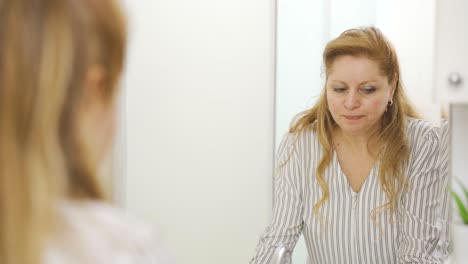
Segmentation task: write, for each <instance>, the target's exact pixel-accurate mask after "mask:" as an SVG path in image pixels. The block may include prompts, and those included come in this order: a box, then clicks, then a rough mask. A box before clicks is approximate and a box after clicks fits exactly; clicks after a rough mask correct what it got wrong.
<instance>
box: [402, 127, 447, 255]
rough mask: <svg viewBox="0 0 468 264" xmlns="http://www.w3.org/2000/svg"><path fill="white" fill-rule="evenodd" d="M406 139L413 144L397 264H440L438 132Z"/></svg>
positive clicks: (403, 203)
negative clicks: (438, 246) (438, 249)
mask: <svg viewBox="0 0 468 264" xmlns="http://www.w3.org/2000/svg"><path fill="white" fill-rule="evenodd" d="M409 137H413V138H412V139H410V142H411V141H413V142H415V143H414V144H413V145H412V146H411V147H412V152H411V155H410V162H409V166H408V170H407V172H408V174H407V177H408V183H409V185H408V190H407V191H406V192H405V193H404V194H403V195H402V197H401V200H400V205H399V208H398V219H399V221H400V231H399V245H398V256H397V259H398V263H399V264H402V263H443V261H442V259H440V258H439V257H437V254H435V249H436V246H437V243H438V242H439V239H440V226H439V225H438V223H437V222H438V218H439V213H440V208H439V207H440V203H441V197H440V189H441V186H440V185H441V178H440V170H439V165H440V164H439V163H440V162H439V157H438V156H439V154H440V152H439V145H440V144H439V142H440V141H439V133H438V130H437V129H435V128H431V129H429V131H428V132H427V133H424V134H422V133H413V134H412V135H409Z"/></svg>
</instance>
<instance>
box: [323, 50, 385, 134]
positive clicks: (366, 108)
mask: <svg viewBox="0 0 468 264" xmlns="http://www.w3.org/2000/svg"><path fill="white" fill-rule="evenodd" d="M393 87H394V86H393V85H391V84H389V83H388V78H387V77H386V76H384V75H382V74H381V72H380V71H379V67H378V64H377V63H376V62H374V61H372V60H370V59H368V58H367V57H364V56H358V57H356V56H349V55H346V56H339V57H337V58H336V59H335V61H334V62H333V64H332V67H331V69H330V71H329V75H328V78H327V83H326V93H327V102H328V106H329V109H330V112H331V114H332V116H333V119H334V120H335V122H336V123H337V124H338V126H339V128H340V129H341V131H342V132H343V133H346V134H349V135H353V136H366V135H370V134H371V133H373V132H374V131H375V130H376V129H379V128H380V124H381V122H380V121H381V119H382V116H383V114H384V112H385V110H386V109H387V105H388V102H389V101H390V100H392V96H393V92H394V89H393Z"/></svg>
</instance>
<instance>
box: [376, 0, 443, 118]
mask: <svg viewBox="0 0 468 264" xmlns="http://www.w3.org/2000/svg"><path fill="white" fill-rule="evenodd" d="M435 6H436V0H413V1H406V0H391V1H390V0H376V26H378V27H379V28H380V29H382V31H383V32H384V34H385V35H386V36H387V37H388V38H389V39H390V41H391V42H392V43H393V45H394V46H395V49H396V51H397V53H398V59H399V61H400V67H401V69H400V70H401V74H402V76H401V78H402V81H403V84H404V86H405V88H406V92H407V94H408V96H409V97H410V99H411V100H412V101H413V103H414V104H415V105H416V106H417V107H418V108H419V109H420V110H421V111H423V112H424V113H423V114H426V117H427V118H428V119H431V120H432V119H434V118H435V117H434V116H433V115H434V114H439V113H433V112H434V111H436V112H437V107H436V110H434V107H435V106H434V105H433V104H434V103H437V100H436V98H435V96H436V91H435V86H434V63H435V62H434V57H435V46H434V45H435V17H436V16H435V15H436V8H435Z"/></svg>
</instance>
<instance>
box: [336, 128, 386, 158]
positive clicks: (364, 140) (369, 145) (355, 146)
mask: <svg viewBox="0 0 468 264" xmlns="http://www.w3.org/2000/svg"><path fill="white" fill-rule="evenodd" d="M376 131H377V130H372V131H369V132H368V133H363V134H350V133H346V132H344V131H343V130H341V129H340V128H337V129H336V130H335V132H334V133H333V144H334V146H335V148H337V147H341V148H343V147H345V148H347V149H350V150H352V151H354V152H357V153H359V152H362V151H369V153H370V154H371V153H375V152H376V150H377V144H376V143H377V142H376V139H375V138H373V137H372V134H374V133H375V132H376Z"/></svg>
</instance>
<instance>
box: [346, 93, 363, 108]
mask: <svg viewBox="0 0 468 264" xmlns="http://www.w3.org/2000/svg"><path fill="white" fill-rule="evenodd" d="M359 105H360V102H359V95H358V94H357V93H356V92H355V91H353V90H350V91H349V93H348V94H347V95H346V98H345V102H344V107H345V108H346V109H348V110H352V109H355V108H357V107H359Z"/></svg>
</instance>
